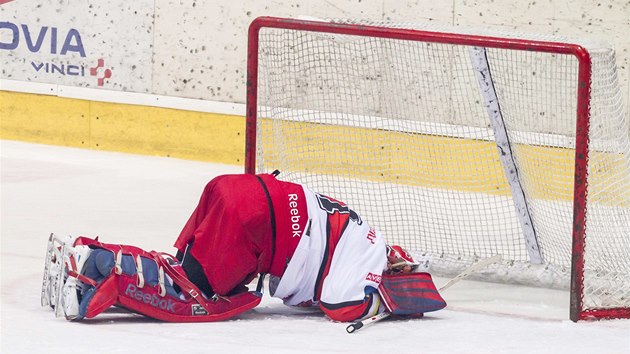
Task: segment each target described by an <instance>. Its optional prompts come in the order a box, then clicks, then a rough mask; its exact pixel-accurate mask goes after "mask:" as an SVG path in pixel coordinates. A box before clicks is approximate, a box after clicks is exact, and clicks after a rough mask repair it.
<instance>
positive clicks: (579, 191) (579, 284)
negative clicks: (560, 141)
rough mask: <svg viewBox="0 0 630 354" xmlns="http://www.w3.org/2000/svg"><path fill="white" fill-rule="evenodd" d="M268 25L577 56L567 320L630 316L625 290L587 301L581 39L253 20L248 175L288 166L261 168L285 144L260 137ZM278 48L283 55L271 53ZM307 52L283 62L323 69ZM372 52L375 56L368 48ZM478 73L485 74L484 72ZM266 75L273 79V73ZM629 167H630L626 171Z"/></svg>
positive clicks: (587, 105) (586, 61)
mask: <svg viewBox="0 0 630 354" xmlns="http://www.w3.org/2000/svg"><path fill="white" fill-rule="evenodd" d="M269 30H272V31H275V30H278V31H282V32H283V33H285V32H286V33H293V32H309V33H319V34H324V35H326V36H327V35H330V36H332V37H337V36H341V37H342V38H347V37H346V36H351V37H364V38H370V40H371V39H384V40H387V41H396V43H398V41H400V43H410V42H421V43H423V45H425V47H429V46H430V44H434V43H435V44H440V45H442V44H444V45H452V46H454V47H459V46H464V47H478V48H482V49H487V48H496V49H501V50H508V51H514V53H532V52H536V53H549V54H554V55H556V54H557V55H565V56H572V57H574V58H575V59H576V60H577V75H576V77H574V78H573V79H574V80H575V83H574V85H575V86H574V87H575V101H576V102H575V106H574V107H575V112H574V117H575V118H574V119H575V136H574V139H575V140H574V147H573V146H571V148H572V149H574V175H573V187H572V190H573V196H572V213H573V215H572V221H573V222H572V225H571V229H572V234H571V235H563V236H564V237H566V238H571V239H572V242H571V251H570V252H571V255H570V263H571V264H570V268H571V270H570V294H571V295H570V297H571V298H570V306H571V309H570V318H571V319H572V320H573V321H577V320H581V319H587V318H628V317H630V308H629V304H630V300H628V299H627V295H626V298H625V300H624V301H627V302H625V303H621V304H619V306H610V305H606V306H604V307H602V308H597V307H596V306H595V307H593V306H588V307H585V306H584V303H583V300H584V268H585V259H584V254H585V246H586V244H587V242H588V240H587V235H586V225H587V209H588V206H589V204H587V197H588V196H589V191H588V187H589V172H588V171H589V170H588V167H589V166H588V163H589V157H590V156H589V154H590V153H591V150H590V148H589V143H590V136H589V131H590V124H591V121H590V117H591V92H592V87H591V84H592V79H591V78H592V60H591V58H592V57H591V54H590V53H589V51H588V50H587V49H586V48H585V47H584V46H582V45H578V44H572V43H563V42H560V41H558V42H556V41H548V40H536V39H519V38H516V37H511V36H506V37H505V38H502V37H497V36H489V35H476V34H466V33H449V32H441V31H432V30H422V29H414V28H404V27H396V26H394V27H388V26H382V25H373V24H361V23H339V22H319V21H306V20H296V19H284V18H273V17H261V18H258V19H256V20H254V21H253V22H252V24H251V26H250V29H249V42H248V64H247V67H248V74H247V109H246V114H247V121H246V149H245V171H246V173H255V172H268V171H267V170H272V169H274V168H275V167H277V168H285V169H286V168H287V167H285V166H271V165H269V164H268V165H265V166H260V165H261V162H260V161H259V160H262V159H264V158H265V157H261V154H265V152H262V151H263V150H264V149H270V148H271V146H272V145H273V144H276V145H273V146H278V145H277V144H281V143H279V142H274V143H273V144H272V145H267V146H264V147H263V146H262V145H263V144H264V143H265V142H264V141H261V140H264V139H268V138H267V137H264V138H263V137H262V136H261V134H263V133H261V130H262V129H263V128H261V123H260V120H261V119H272V118H273V117H270V115H271V114H269V113H268V112H273V109H270V108H265V113H263V112H262V111H263V110H262V109H261V107H262V106H267V107H269V106H270V105H272V106H273V99H269V98H268V97H265V98H264V101H263V100H262V99H261V98H260V97H259V79H260V75H261V67H260V65H259V58H260V57H261V55H263V54H261V51H264V50H265V49H264V48H263V47H262V46H265V45H267V43H266V42H262V41H261V36H260V34H261V32H262V31H269ZM278 38H281V39H282V38H284V37H282V35H278ZM327 40H330V41H331V43H332V42H334V40H335V39H334V38H328V37H327V38H323V39H322V41H327ZM340 42H342V43H343V42H344V40H343V39H342V40H340ZM388 43H389V42H388ZM298 45H299V43H295V42H287V43H284V44H278V47H277V48H280V49H277V48H273V49H268V55H269V56H273V55H276V54H277V55H284V54H280V52H282V53H285V52H284V50H285V49H286V48H284V49H283V46H284V47H292V46H293V47H297V46H298ZM331 45H332V44H331ZM306 46H308V43H306V42H305V47H306ZM311 46H312V45H311ZM276 49H277V51H278V53H275V52H273V51H274V50H276ZM368 49H369V48H368ZM286 50H287V52H286V53H288V50H293V48H292V49H286ZM308 50H309V49H308V47H306V49H305V52H304V53H302V54H300V53H297V54H291V57H290V58H291V59H290V60H284V61H283V62H282V63H285V64H287V63H289V64H291V65H298V68H297V69H296V70H298V71H299V70H300V69H299V65H300V64H299V63H297V61H299V60H305V61H308V60H319V59H321V60H322V63H321V64H318V65H321V66H322V67H323V66H324V65H325V62H326V60H323V59H324V58H318V57H317V56H316V55H315V56H313V53H317V51H312V52H308ZM360 50H362V49H360ZM326 53H327V54H326V55H330V53H332V51H330V52H329V51H326ZM445 53H449V52H448V51H445ZM367 55H370V54H367ZM445 58H448V56H445ZM329 60H330V59H329ZM361 60H362V61H363V62H369V61H370V59H365V58H359V59H346V58H343V59H339V61H347V62H349V63H352V62H355V61H361ZM381 65H382V64H381ZM270 67H271V66H270ZM318 67H319V66H318ZM264 70H270V71H275V72H281V71H283V70H284V69H282V67H273V68H272V69H269V68H265V69H264ZM287 70H289V69H287ZM290 70H293V69H290ZM290 70H289V71H290ZM309 70H310V69H309ZM321 70H322V72H324V73H321V72H320V73H317V74H316V75H315V76H316V78H317V79H319V78H321V77H322V76H324V75H327V74H326V73H325V72H326V70H327V69H321ZM479 70H481V69H479ZM313 71H314V70H313ZM265 75H266V74H265ZM278 75H279V76H278V77H281V76H280V74H278ZM429 75H430V74H429ZM481 75H482V76H483V74H481ZM331 77H332V76H331ZM478 77H479V75H478ZM269 80H270V81H272V80H271V79H269ZM293 80H295V81H296V82H298V81H299V80H296V79H294V78H292V77H288V76H287V77H286V80H285V81H287V82H289V81H293ZM374 80H379V79H378V78H377V79H374ZM374 80H373V81H374ZM329 81H330V80H328V81H324V80H322V82H324V83H326V82H329ZM394 81H395V80H390V81H388V83H387V84H390V83H391V82H394ZM416 81H417V80H416ZM283 85H286V83H283ZM299 85H301V84H300V83H298V86H299ZM491 85H495V84H492V83H491ZM321 86H326V84H324V85H320V89H321ZM436 86H442V85H441V84H439V83H437V84H436ZM497 86H498V85H497ZM324 89H325V87H324ZM309 90H310V88H309ZM271 91H272V90H271V89H269V90H268V92H271ZM305 91H307V90H305ZM366 91H367V90H366ZM278 92H279V93H278ZM282 92H283V91H282V90H278V91H277V92H274V93H273V94H277V95H278V94H279V95H280V96H281V95H282ZM490 97H495V98H496V94H495V96H490ZM302 99H303V100H304V101H306V100H308V96H307V95H305V96H304V97H302ZM327 99H328V98H327ZM378 99H381V98H378ZM347 100H348V102H353V101H352V100H353V98H347ZM297 101H298V100H296V101H295V102H297ZM490 101H491V100H490ZM326 102H329V101H326ZM501 103H503V102H501ZM313 106H315V105H312V104H308V103H307V104H306V105H305V107H304V108H303V109H306V110H311V111H312V110H314V109H313ZM320 106H322V105H319V106H318V107H320ZM332 106H335V107H337V104H332ZM391 106H395V104H391ZM506 106H507V105H506ZM280 107H283V104H279V105H278V106H277V108H278V109H279V110H283V109H284V110H286V109H285V108H283V109H280ZM287 107H290V108H291V109H302V107H298V106H297V104H296V103H294V102H290V103H289V104H287ZM486 108H488V107H487V105H486ZM353 109H354V108H353ZM572 109H573V108H572ZM322 111H323V110H322ZM349 113H352V114H354V111H353V112H349ZM327 114H328V112H327ZM354 115H356V114H354ZM362 115H363V116H365V114H363V113H362ZM295 119H297V118H295V117H292V118H290V119H289V120H295ZM285 121H286V119H285ZM316 124H326V125H327V124H329V123H328V121H327V122H325V123H321V122H316ZM342 124H345V123H342ZM369 125H370V124H369V123H368V124H367V126H368V127H369ZM270 129H273V128H270ZM283 129H285V128H282V127H280V128H279V130H278V132H276V133H275V134H281V133H282V132H283ZM292 129H293V128H292ZM300 129H301V128H300ZM377 129H379V130H380V131H382V130H383V128H377ZM388 129H389V128H385V130H388ZM510 133H511V132H508V134H510ZM265 134H266V133H265ZM288 134H289V135H291V134H294V133H288ZM367 134H369V133H367ZM416 134H417V132H416ZM435 135H438V134H435ZM491 135H493V136H496V135H497V131H496V130H495V131H494V133H493V134H491ZM269 139H271V138H269ZM289 139H290V138H289ZM508 141H509V139H508ZM510 144H511V142H510ZM295 154H297V155H299V154H300V153H299V152H296V153H295ZM515 155H516V153H515ZM276 158H277V157H276V156H274V157H273V158H267V160H268V161H273V162H274V163H277V162H278V160H276ZM298 158H299V157H298ZM514 160H518V159H517V158H516V157H515V158H514ZM305 169H308V168H305ZM309 172H311V173H310V174H311V175H321V174H322V172H321V171H318V172H316V173H314V172H313V170H311V171H309ZM339 173H340V174H342V175H343V177H344V179H345V178H348V177H350V178H351V177H352V176H349V175H348V174H347V173H348V172H347V171H345V170H344V171H343V172H339ZM625 173H627V171H626V172H625ZM289 176H290V177H291V178H293V176H294V175H291V174H290V175H289ZM295 176H297V177H295V180H296V181H298V182H303V183H306V184H307V185H312V184H313V180H312V179H310V178H311V177H309V178H305V179H300V177H299V172H296V174H295ZM623 178H624V183H625V180H626V179H627V178H625V177H623ZM358 179H361V178H358ZM316 183H317V182H315V184H316ZM387 183H388V184H389V183H390V182H389V181H387ZM521 183H522V184H524V182H521ZM517 184H518V183H517ZM317 187H318V186H313V188H315V189H316V190H317ZM441 188H442V187H441ZM318 191H319V190H318ZM341 193H342V195H336V197H339V198H342V199H343V198H344V197H345V195H343V192H341ZM518 194H522V195H525V197H524V198H523V200H524V203H525V204H524V205H525V206H524V207H523V208H524V209H525V210H527V209H529V208H531V207H530V206H529V204H528V200H529V199H528V198H529V196H528V195H527V194H528V192H527V188H526V187H525V190H524V191H520V192H518V191H517V192H515V190H514V187H512V195H513V197H516V196H517V195H518ZM344 200H345V199H344ZM356 203H361V201H358V202H356V201H355V202H354V203H353V204H351V205H353V206H355V205H356ZM624 203H625V202H624ZM517 204H518V203H517ZM622 204H623V203H622ZM360 207H361V205H359V209H360ZM626 207H627V205H625V204H624V205H622V208H623V211H622V214H623V215H622V217H623V218H627V216H628V215H627V214H624V213H626V211H625V208H626ZM532 217H534V216H532ZM368 220H371V218H368ZM390 222H391V221H390ZM394 222H395V221H394ZM401 222H402V221H401ZM626 222H627V220H626V219H624V220H623V221H622V223H626ZM527 223H528V221H527V219H525V220H521V224H527ZM530 223H531V220H530ZM534 224H535V222H534ZM624 225H626V224H623V225H622V226H621V227H624ZM533 232H535V231H533ZM622 232H623V231H622ZM626 232H628V235H627V237H628V238H630V231H628V230H626ZM525 243H526V245H528V244H527V241H525ZM534 243H536V241H534ZM622 245H623V246H624V247H625V246H626V243H625V242H622ZM532 247H536V245H535V244H534V245H532ZM489 248H492V245H490V246H489ZM419 251H426V250H419ZM439 252H442V253H443V251H442V250H440V251H439ZM475 254H477V252H475ZM533 254H535V253H532V252H530V254H529V261H530V262H532V259H535V258H536V257H535V256H533ZM525 263H527V262H525ZM533 263H537V262H533ZM540 263H543V264H544V263H546V260H545V259H544V257H541V260H540ZM622 267H623V266H622ZM625 271H627V269H623V270H622V274H625V273H623V272H625Z"/></svg>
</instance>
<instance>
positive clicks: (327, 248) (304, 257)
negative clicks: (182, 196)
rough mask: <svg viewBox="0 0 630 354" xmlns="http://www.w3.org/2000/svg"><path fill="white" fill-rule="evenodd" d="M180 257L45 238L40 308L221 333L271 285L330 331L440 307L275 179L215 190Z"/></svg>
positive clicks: (328, 208) (315, 198)
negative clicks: (215, 325)
mask: <svg viewBox="0 0 630 354" xmlns="http://www.w3.org/2000/svg"><path fill="white" fill-rule="evenodd" d="M175 248H177V256H176V257H173V256H170V255H167V254H165V253H159V252H155V251H151V252H147V251H144V250H142V249H140V248H137V247H133V246H128V245H116V244H106V243H102V242H99V241H98V240H97V239H90V238H87V237H78V238H76V239H72V238H67V239H60V238H58V237H56V236H54V235H51V238H50V240H49V247H48V256H47V260H46V269H45V274H44V284H43V287H42V305H50V306H52V307H53V308H54V309H55V311H56V313H57V315H58V316H64V317H66V318H67V319H70V320H80V319H84V318H91V317H94V316H96V315H98V314H99V313H101V312H102V311H104V310H106V309H107V308H108V307H110V306H112V305H117V306H122V307H126V308H128V309H130V310H132V311H135V312H138V313H141V314H144V315H146V316H150V317H153V318H157V319H160V320H164V321H171V322H203V321H220V320H224V319H228V318H231V317H233V316H235V315H237V314H239V313H242V312H244V311H247V310H249V309H251V308H253V307H255V306H256V305H258V303H260V300H261V297H262V294H261V292H260V288H261V285H262V282H259V286H258V289H256V291H249V290H248V288H247V286H246V285H247V284H249V283H250V282H252V280H254V278H255V277H256V276H257V275H258V274H261V277H260V278H261V279H262V274H269V276H270V278H269V288H270V289H269V292H270V294H271V295H272V296H274V297H278V298H281V299H282V300H283V301H284V303H285V304H287V305H291V306H299V307H319V308H320V309H321V310H323V312H324V313H325V314H326V315H327V316H328V317H330V318H331V319H333V320H336V321H354V320H357V319H362V318H365V317H368V316H373V315H375V314H376V313H379V312H383V311H389V312H392V313H394V314H398V315H416V316H419V315H421V314H423V313H424V312H428V311H435V310H439V309H441V308H443V307H445V306H446V303H445V302H444V300H443V299H442V298H441V296H440V295H439V293H438V291H437V290H436V288H435V285H434V284H433V281H432V280H431V277H430V275H429V274H427V273H414V272H413V270H414V269H415V268H416V267H417V263H415V262H414V261H413V259H412V258H411V257H410V256H409V255H408V254H407V253H406V252H405V251H404V250H403V249H402V248H400V247H398V246H392V247H390V246H388V245H386V243H385V241H384V239H383V236H382V235H381V233H380V232H378V231H377V230H375V229H374V228H372V227H370V226H369V225H368V224H367V222H365V220H362V219H361V217H360V216H359V215H358V214H357V213H355V212H354V211H352V210H351V209H349V208H348V206H346V204H344V203H343V202H340V201H338V200H335V199H333V198H330V197H327V196H324V195H321V194H318V193H315V192H313V191H311V190H310V189H308V188H307V187H305V186H303V185H300V184H295V183H289V182H284V181H281V180H279V179H277V178H276V176H275V174H260V175H251V174H243V175H224V176H219V177H217V178H215V179H213V180H212V181H210V182H209V183H208V184H207V185H206V187H205V189H204V191H203V194H202V195H201V199H200V201H199V204H198V205H197V207H196V209H195V210H194V212H193V213H192V215H191V216H190V219H189V220H188V222H187V223H186V225H185V226H184V228H183V230H182V231H181V233H180V235H179V237H178V238H177V240H176V241H175Z"/></svg>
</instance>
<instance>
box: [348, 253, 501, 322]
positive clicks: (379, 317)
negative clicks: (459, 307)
mask: <svg viewBox="0 0 630 354" xmlns="http://www.w3.org/2000/svg"><path fill="white" fill-rule="evenodd" d="M501 259H502V257H501V255H500V254H496V255H494V256H492V257H488V258H484V259H482V260H480V261H477V262H475V263H473V264H472V265H471V266H470V267H468V268H466V269H464V271H463V272H461V273H459V274H457V275H456V276H455V277H454V278H452V279H451V280H449V281H448V282H446V284H444V285H442V286H441V287H440V288H439V289H438V291H440V292H442V291H444V290H446V289H448V288H450V287H451V286H453V285H454V284H455V283H457V282H459V281H460V280H463V279H466V278H468V277H469V276H470V275H471V274H473V273H475V272H477V271H479V270H481V269H483V268H485V267H487V266H489V265H491V264H494V263H498V262H501ZM390 315H391V313H389V312H381V313H379V314H378V315H376V316H372V317H370V318H366V319H365V320H363V321H357V322H353V323H351V324H350V325H349V326H348V327H346V332H348V333H354V332H356V331H358V330H359V329H361V328H363V327H365V326H368V325H371V324H374V323H376V322H378V321H380V320H383V319H385V318H387V317H389V316H390Z"/></svg>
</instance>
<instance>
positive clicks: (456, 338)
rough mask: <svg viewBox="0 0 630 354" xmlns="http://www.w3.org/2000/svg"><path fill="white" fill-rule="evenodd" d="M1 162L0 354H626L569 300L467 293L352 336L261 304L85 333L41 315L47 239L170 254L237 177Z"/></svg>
mask: <svg viewBox="0 0 630 354" xmlns="http://www.w3.org/2000/svg"><path fill="white" fill-rule="evenodd" d="M0 152H1V157H2V163H1V166H0V168H1V171H2V189H1V195H2V202H1V204H0V208H1V217H2V218H1V231H2V234H1V243H0V264H1V265H0V277H1V278H0V284H1V287H0V291H1V302H0V313H1V317H0V321H1V322H0V330H1V331H0V332H1V334H0V341H1V344H0V349H1V350H0V351H1V352H2V353H71V354H74V353H88V352H89V353H139V352H142V353H149V352H150V353H167V352H170V353H172V352H185V353H221V354H223V353H253V352H256V353H335V352H339V353H398V352H405V353H554V354H558V353H572V354H576V353H630V320H612V321H599V322H580V323H577V324H576V323H572V322H570V321H569V320H568V292H564V291H558V290H547V289H538V288H527V287H517V286H506V285H499V284H491V283H481V282H472V281H463V282H460V283H458V284H457V285H455V286H453V287H452V288H450V289H449V290H448V291H447V292H445V293H444V294H443V295H444V297H445V299H446V300H447V301H448V303H449V307H448V308H447V309H446V310H443V311H439V312H435V313H432V314H429V315H427V316H426V317H425V318H424V319H419V320H386V321H383V322H379V323H376V324H374V325H373V326H371V327H367V328H365V329H362V330H361V331H359V332H357V333H355V334H347V333H346V332H345V327H346V324H343V323H335V322H331V321H329V320H327V319H326V318H325V317H324V316H323V315H321V314H319V313H304V312H300V311H298V310H294V309H290V308H287V307H285V306H284V305H282V303H281V302H280V301H279V300H276V299H272V298H270V297H268V296H267V295H266V296H265V297H264V299H263V302H262V304H261V305H260V306H259V307H258V308H256V309H255V310H253V311H251V312H249V313H246V314H243V315H241V316H239V317H238V318H236V319H234V320H230V321H226V322H220V323H201V324H171V323H163V322H158V321H154V320H151V319H147V318H144V317H142V316H139V315H135V314H130V313H126V312H124V311H121V310H115V309H114V310H112V311H109V312H107V313H105V314H102V315H100V316H98V317H97V318H95V319H92V320H87V321H84V322H78V323H74V322H67V321H65V320H62V319H57V318H54V315H53V312H52V311H51V310H50V309H47V308H41V307H40V304H39V302H40V300H39V296H40V286H41V278H42V272H43V269H44V264H43V262H44V256H45V253H46V240H47V237H48V235H49V234H50V233H51V232H55V233H57V234H72V235H85V236H100V237H101V240H103V241H105V242H111V243H127V244H133V245H137V246H140V247H143V248H146V249H156V250H160V251H168V252H173V248H172V243H173V241H174V240H175V238H176V236H177V235H178V233H179V230H180V228H181V227H182V226H183V224H184V223H185V222H186V220H187V218H188V216H189V214H190V213H191V212H192V210H193V208H194V207H195V205H196V203H197V201H198V198H199V196H200V193H201V190H202V188H203V186H204V185H205V183H206V182H207V181H209V180H210V179H211V178H212V177H213V176H216V175H219V174H224V173H239V172H241V171H242V168H241V167H238V166H227V165H218V164H209V163H200V162H192V161H182V160H176V159H168V158H156V157H146V156H136V155H127V154H119V153H108V152H97V151H90V150H82V149H72V148H62V147H54V146H46V145H36V144H27V143H21V142H13V141H6V140H4V141H1V142H0ZM445 281H446V279H436V283H437V284H438V286H439V285H440V284H442V283H444V282H445Z"/></svg>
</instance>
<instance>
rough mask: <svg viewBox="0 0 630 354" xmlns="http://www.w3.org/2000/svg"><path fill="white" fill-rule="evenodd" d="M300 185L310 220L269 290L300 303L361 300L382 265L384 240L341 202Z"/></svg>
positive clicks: (377, 280)
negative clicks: (286, 263) (284, 267)
mask: <svg viewBox="0 0 630 354" xmlns="http://www.w3.org/2000/svg"><path fill="white" fill-rule="evenodd" d="M303 188H304V194H305V197H306V202H307V208H308V217H309V222H308V224H307V226H306V228H305V230H304V232H303V233H302V236H301V239H300V241H299V243H298V245H297V248H296V249H295V252H294V254H293V256H292V257H291V260H290V261H289V264H288V265H287V268H286V270H285V272H284V274H283V275H282V277H281V278H280V280H279V282H277V281H278V279H277V278H276V279H272V280H271V284H272V285H271V286H270V290H271V295H272V296H274V297H278V298H281V299H283V301H284V303H285V304H286V305H292V306H301V307H306V306H314V305H318V303H319V302H322V303H325V304H327V305H333V306H334V305H340V306H343V305H344V304H348V303H352V302H357V301H359V302H360V301H363V299H364V298H365V295H366V294H367V293H369V292H372V291H375V290H376V288H377V287H378V285H379V283H380V281H381V275H382V273H383V270H384V269H385V268H386V265H387V258H386V246H385V240H384V239H383V237H382V235H381V234H380V232H378V231H376V230H375V229H374V228H372V227H370V226H369V225H368V224H367V222H365V221H364V220H362V219H361V217H360V216H359V215H358V214H356V213H355V212H354V211H352V210H351V209H349V208H348V207H347V206H346V205H345V204H344V203H342V202H339V201H337V200H334V199H332V198H329V197H326V196H323V195H321V194H318V193H314V192H313V191H311V190H309V189H308V188H306V187H303ZM276 283H277V287H276V286H275V284H276Z"/></svg>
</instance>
